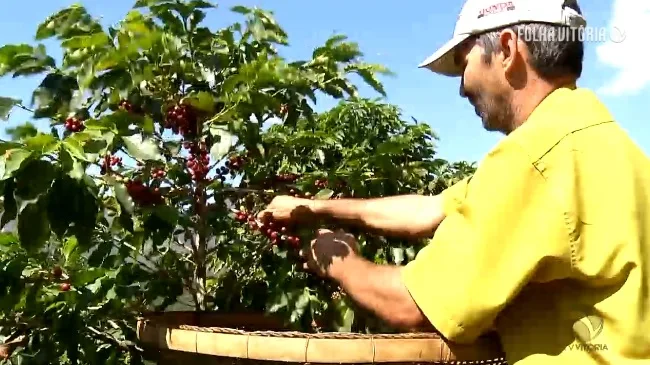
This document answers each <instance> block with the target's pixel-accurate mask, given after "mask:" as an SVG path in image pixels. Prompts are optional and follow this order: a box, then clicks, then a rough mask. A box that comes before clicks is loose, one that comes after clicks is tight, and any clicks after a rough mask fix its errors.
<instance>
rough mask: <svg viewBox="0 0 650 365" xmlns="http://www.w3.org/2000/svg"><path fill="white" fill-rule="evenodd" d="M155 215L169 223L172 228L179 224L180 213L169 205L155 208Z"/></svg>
mask: <svg viewBox="0 0 650 365" xmlns="http://www.w3.org/2000/svg"><path fill="white" fill-rule="evenodd" d="M153 212H154V214H155V215H156V216H157V217H158V218H160V219H162V220H163V221H165V222H166V223H169V224H170V225H171V226H176V223H177V222H178V211H177V210H176V209H175V208H174V207H170V206H169V205H158V206H156V207H154V208H153Z"/></svg>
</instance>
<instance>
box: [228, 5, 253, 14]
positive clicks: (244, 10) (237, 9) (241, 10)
mask: <svg viewBox="0 0 650 365" xmlns="http://www.w3.org/2000/svg"><path fill="white" fill-rule="evenodd" d="M230 10H231V11H233V12H235V13H239V14H243V15H246V14H250V13H251V12H252V10H251V9H250V8H248V7H246V6H242V5H237V6H233V7H232V8H230Z"/></svg>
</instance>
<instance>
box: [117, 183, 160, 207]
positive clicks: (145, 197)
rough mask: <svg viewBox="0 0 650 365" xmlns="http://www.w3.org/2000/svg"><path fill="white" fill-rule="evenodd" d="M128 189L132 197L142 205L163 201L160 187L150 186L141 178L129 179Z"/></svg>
mask: <svg viewBox="0 0 650 365" xmlns="http://www.w3.org/2000/svg"><path fill="white" fill-rule="evenodd" d="M125 185H126V190H127V192H128V193H129V195H130V196H131V199H133V201H134V202H135V203H136V204H137V205H140V206H151V205H156V204H161V203H163V197H162V194H161V193H160V189H159V188H153V189H152V188H150V187H148V186H147V185H145V184H144V183H143V182H142V181H141V180H139V179H135V180H129V181H127V182H126V183H125Z"/></svg>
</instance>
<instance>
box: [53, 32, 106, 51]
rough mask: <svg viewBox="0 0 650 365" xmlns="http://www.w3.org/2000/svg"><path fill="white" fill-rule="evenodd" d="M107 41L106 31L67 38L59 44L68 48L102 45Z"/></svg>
mask: <svg viewBox="0 0 650 365" xmlns="http://www.w3.org/2000/svg"><path fill="white" fill-rule="evenodd" d="M109 42H110V38H109V37H108V35H107V34H106V33H94V34H90V35H81V36H76V37H71V38H68V39H66V40H65V41H63V42H61V46H62V47H64V48H70V49H77V48H90V47H103V46H105V45H107V44H109Z"/></svg>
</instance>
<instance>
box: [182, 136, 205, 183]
mask: <svg viewBox="0 0 650 365" xmlns="http://www.w3.org/2000/svg"><path fill="white" fill-rule="evenodd" d="M183 147H185V148H186V149H187V150H189V152H190V156H189V157H188V158H187V162H186V166H187V168H188V169H189V170H190V175H192V180H194V181H203V180H205V178H206V176H207V175H208V172H209V171H210V154H209V153H208V148H207V146H206V145H205V143H198V144H197V143H194V142H185V143H184V145H183Z"/></svg>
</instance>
